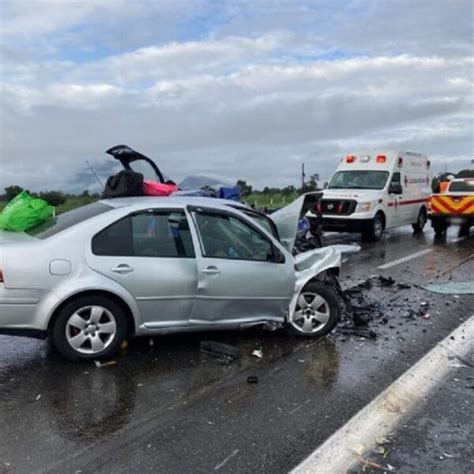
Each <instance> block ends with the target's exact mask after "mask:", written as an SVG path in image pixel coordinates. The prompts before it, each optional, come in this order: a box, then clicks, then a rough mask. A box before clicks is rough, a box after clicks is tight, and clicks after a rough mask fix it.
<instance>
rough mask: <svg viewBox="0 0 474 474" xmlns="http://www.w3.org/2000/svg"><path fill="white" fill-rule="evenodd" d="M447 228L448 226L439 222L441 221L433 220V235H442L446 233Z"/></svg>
mask: <svg viewBox="0 0 474 474" xmlns="http://www.w3.org/2000/svg"><path fill="white" fill-rule="evenodd" d="M447 228H448V226H447V225H446V224H445V223H444V222H441V221H437V222H433V229H434V232H435V235H436V236H438V237H441V236H443V235H444V234H445V233H446V229H447Z"/></svg>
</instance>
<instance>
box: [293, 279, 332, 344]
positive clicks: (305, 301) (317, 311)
mask: <svg viewBox="0 0 474 474" xmlns="http://www.w3.org/2000/svg"><path fill="white" fill-rule="evenodd" d="M339 319H340V308H339V304H338V301H337V296H336V292H335V291H334V289H333V288H332V287H331V286H329V285H328V284H326V283H323V282H321V281H311V282H309V283H308V284H307V285H306V286H305V287H304V288H303V289H302V290H301V292H300V294H299V295H298V300H297V304H296V307H295V309H294V311H293V314H291V315H290V318H289V320H288V324H287V329H288V331H289V332H290V333H291V334H294V335H296V336H309V337H316V336H324V335H325V334H328V333H329V332H331V331H332V330H333V329H334V328H335V326H336V325H337V323H338V322H339Z"/></svg>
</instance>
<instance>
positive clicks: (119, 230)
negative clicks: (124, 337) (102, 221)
mask: <svg viewBox="0 0 474 474" xmlns="http://www.w3.org/2000/svg"><path fill="white" fill-rule="evenodd" d="M88 264H89V266H90V267H91V268H93V269H94V270H95V271H97V272H99V273H101V274H103V275H105V276H107V277H108V278H111V279H112V280H115V281H116V282H118V283H119V284H120V285H122V286H123V287H125V288H126V289H127V290H128V291H129V293H130V294H131V295H132V296H133V297H134V298H135V299H136V301H137V304H138V307H139V309H140V313H141V317H142V320H143V323H144V324H145V325H146V327H149V328H160V327H174V326H182V325H187V324H188V321H189V316H190V313H191V309H192V306H193V304H194V299H195V296H196V289H197V266H196V258H195V252H194V247H193V242H192V237H191V232H190V228H189V222H188V218H187V216H186V214H185V212H184V210H183V209H169V210H162V209H149V210H146V211H140V212H136V213H133V214H131V215H128V216H126V217H124V218H122V219H120V220H118V221H116V222H114V223H113V224H112V225H109V226H108V227H106V228H105V229H103V230H102V231H100V232H99V233H97V234H96V235H95V236H94V238H93V239H92V245H91V253H90V255H89V256H88Z"/></svg>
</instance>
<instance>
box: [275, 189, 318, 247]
mask: <svg viewBox="0 0 474 474" xmlns="http://www.w3.org/2000/svg"><path fill="white" fill-rule="evenodd" d="M321 196H322V192H320V191H315V192H311V193H306V194H303V195H302V196H300V197H299V198H298V199H296V200H294V201H293V202H292V203H291V204H288V206H285V207H282V208H281V209H279V210H278V211H275V212H273V213H272V214H270V218H271V219H272V221H273V222H274V223H275V225H276V226H277V229H278V235H279V236H280V241H281V243H282V244H283V245H284V246H285V248H286V249H287V250H288V251H289V252H291V251H292V250H293V246H294V245H295V240H296V233H297V232H298V222H299V221H300V219H301V218H302V217H303V216H304V215H305V214H306V213H307V212H308V211H309V210H312V208H313V207H314V204H316V201H317V200H318V199H319V197H321Z"/></svg>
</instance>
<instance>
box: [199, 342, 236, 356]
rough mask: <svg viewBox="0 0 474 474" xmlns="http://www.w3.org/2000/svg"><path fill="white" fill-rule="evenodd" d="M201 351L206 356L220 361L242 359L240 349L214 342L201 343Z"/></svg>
mask: <svg viewBox="0 0 474 474" xmlns="http://www.w3.org/2000/svg"><path fill="white" fill-rule="evenodd" d="M199 349H200V350H201V352H203V353H204V354H208V355H211V356H213V357H217V358H219V359H222V358H225V359H228V360H235V359H238V358H239V357H240V349H239V348H238V347H234V346H229V345H228V344H222V343H221V342H214V341H201V343H200V344H199Z"/></svg>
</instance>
